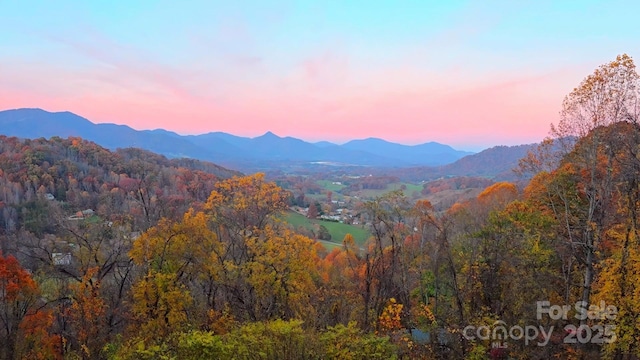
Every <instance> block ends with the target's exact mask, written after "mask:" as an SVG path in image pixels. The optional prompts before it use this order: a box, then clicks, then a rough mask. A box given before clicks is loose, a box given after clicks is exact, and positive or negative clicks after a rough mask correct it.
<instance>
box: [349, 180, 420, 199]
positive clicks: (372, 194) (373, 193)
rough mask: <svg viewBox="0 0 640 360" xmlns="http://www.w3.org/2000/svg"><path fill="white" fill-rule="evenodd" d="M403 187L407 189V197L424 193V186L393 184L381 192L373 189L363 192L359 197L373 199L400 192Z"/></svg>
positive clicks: (358, 193)
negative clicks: (394, 191)
mask: <svg viewBox="0 0 640 360" xmlns="http://www.w3.org/2000/svg"><path fill="white" fill-rule="evenodd" d="M402 185H404V186H405V187H406V188H405V190H404V191H403V193H404V195H405V196H407V197H411V196H413V194H414V193H418V194H420V193H421V192H422V185H416V184H412V183H393V184H389V185H387V187H386V188H384V189H380V190H373V189H367V190H361V191H358V192H357V195H358V196H360V197H361V198H364V199H373V198H376V197H379V196H382V195H384V194H386V193H388V192H390V191H393V190H400V189H401V188H402Z"/></svg>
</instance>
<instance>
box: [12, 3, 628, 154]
mask: <svg viewBox="0 0 640 360" xmlns="http://www.w3.org/2000/svg"><path fill="white" fill-rule="evenodd" d="M638 13H640V2H634V1H571V0H563V1H544V0H539V1H525V0H522V1H520V0H518V1H512V0H509V1H492V0H486V1H455V0H448V1H427V0H421V1H402V0H395V1H377V0H368V1H350V0H341V1H330V0H327V1H267V0H262V1H242V0H234V1H211V0H209V1H189V0H184V1H150V0H136V1H130V0H127V1H121V0H110V1H80V0H78V1H65V0H50V1H30V0H24V1H14V0H0V110H6V109H15V108H22V107H29V108H42V109H45V110H48V111H71V112H74V113H76V114H78V115H81V116H83V117H86V118H87V119H89V120H91V121H93V122H96V123H105V122H108V123H116V124H126V125H129V126H131V127H132V128H134V129H139V130H141V129H157V128H163V129H167V130H171V131H175V132H177V133H179V134H202V133H207V132H212V131H224V132H228V133H232V134H235V135H240V136H250V137H254V136H259V135H262V134H264V133H265V132H267V131H272V132H274V133H276V134H277V135H280V136H293V137H297V138H301V139H304V140H307V141H320V140H327V141H332V142H335V143H342V142H345V141H348V140H351V139H362V138H367V137H377V138H383V139H385V140H389V141H394V142H399V143H403V144H409V145H412V144H419V143H424V142H429V141H437V142H440V143H444V144H448V145H451V146H453V147H455V148H457V149H461V150H471V151H478V150H481V149H484V148H487V147H491V146H495V145H517V144H524V143H533V142H538V141H540V140H542V139H543V138H544V137H545V136H547V135H548V132H549V127H550V124H552V123H556V122H557V121H558V118H559V111H560V110H561V106H562V100H563V98H564V96H565V95H567V94H568V93H569V92H570V91H571V90H572V89H573V88H575V87H577V86H578V85H579V84H580V81H581V80H582V79H583V78H584V77H585V76H587V75H589V74H590V73H591V72H592V71H593V70H594V69H595V68H596V67H597V66H599V65H601V64H604V63H606V62H609V61H611V60H613V59H615V57H616V55H617V54H622V53H627V54H629V55H631V56H632V57H633V56H634V55H638V54H637V52H638V49H639V45H640V27H638V26H637V14H638ZM634 52H635V53H634Z"/></svg>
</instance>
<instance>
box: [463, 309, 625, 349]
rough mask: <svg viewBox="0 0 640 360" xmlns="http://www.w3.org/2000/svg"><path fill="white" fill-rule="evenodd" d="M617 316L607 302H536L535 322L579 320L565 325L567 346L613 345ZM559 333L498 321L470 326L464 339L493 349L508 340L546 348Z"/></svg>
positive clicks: (502, 346) (550, 329)
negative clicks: (487, 343) (568, 303)
mask: <svg viewBox="0 0 640 360" xmlns="http://www.w3.org/2000/svg"><path fill="white" fill-rule="evenodd" d="M617 316H618V308H617V307H616V306H614V305H607V304H606V303H605V302H604V301H600V303H598V304H588V303H586V302H584V301H578V302H576V303H575V304H573V305H551V302H549V301H538V302H536V319H537V320H543V319H545V318H548V319H550V320H554V321H562V320H564V321H569V320H577V321H579V322H580V323H581V324H580V325H578V326H576V325H574V324H568V325H566V326H564V328H563V330H564V338H563V342H564V343H565V344H577V343H580V344H587V343H590V344H610V343H612V342H614V341H616V339H617V336H616V333H615V329H616V325H614V324H610V323H607V321H613V320H615V319H616V317H617ZM554 330H556V328H555V326H553V325H551V326H548V327H545V326H543V325H526V326H520V325H514V326H508V325H507V324H506V323H505V322H504V321H502V320H497V321H496V322H494V323H493V324H492V325H480V326H474V325H468V326H466V327H465V328H464V329H463V330H462V336H463V337H464V338H465V339H467V340H469V341H475V340H482V341H490V342H491V347H492V348H506V347H507V344H508V342H509V341H524V343H525V345H529V344H534V343H535V344H536V345H537V346H546V345H547V344H549V341H550V340H551V336H552V334H553V332H554Z"/></svg>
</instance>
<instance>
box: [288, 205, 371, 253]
mask: <svg viewBox="0 0 640 360" xmlns="http://www.w3.org/2000/svg"><path fill="white" fill-rule="evenodd" d="M284 220H285V221H286V222H288V223H289V224H291V225H293V226H294V227H296V228H297V227H299V226H303V227H305V228H307V229H310V230H311V229H313V225H314V224H320V225H324V227H326V228H327V230H328V231H329V234H331V242H332V243H337V244H342V239H344V236H345V235H347V234H351V236H353V239H354V240H355V242H356V244H358V245H362V244H364V242H365V241H367V239H368V238H369V236H370V234H369V232H368V231H367V230H364V229H362V228H360V227H358V226H354V225H349V224H341V223H337V222H333V221H325V220H311V219H307V218H306V217H305V216H304V215H301V214H298V213H295V212H292V211H290V212H287V214H286V215H285V217H284Z"/></svg>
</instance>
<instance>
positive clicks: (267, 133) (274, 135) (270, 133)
mask: <svg viewBox="0 0 640 360" xmlns="http://www.w3.org/2000/svg"><path fill="white" fill-rule="evenodd" d="M258 137H259V138H273V139H281V137H280V136H278V135H276V134H274V133H272V132H271V131H267V132H266V133H264V135H262V136H258Z"/></svg>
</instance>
